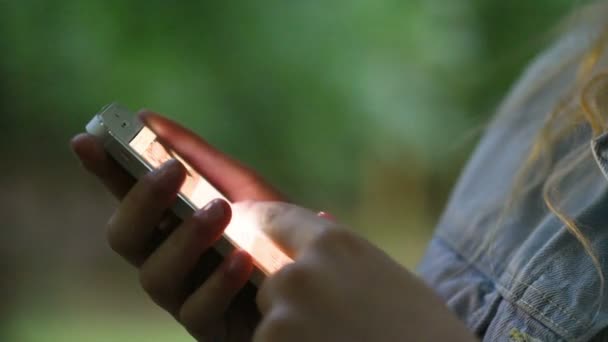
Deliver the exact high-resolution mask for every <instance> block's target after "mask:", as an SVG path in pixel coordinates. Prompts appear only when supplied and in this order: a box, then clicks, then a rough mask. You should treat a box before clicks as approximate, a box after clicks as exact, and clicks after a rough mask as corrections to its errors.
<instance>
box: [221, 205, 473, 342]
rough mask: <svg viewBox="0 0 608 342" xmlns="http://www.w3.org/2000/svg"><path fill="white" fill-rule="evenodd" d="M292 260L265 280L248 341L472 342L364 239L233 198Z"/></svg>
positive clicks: (283, 208)
mask: <svg viewBox="0 0 608 342" xmlns="http://www.w3.org/2000/svg"><path fill="white" fill-rule="evenodd" d="M233 210H235V211H236V210H240V211H242V212H249V213H251V217H252V218H255V219H257V220H259V221H260V222H259V224H260V226H262V227H264V229H265V230H266V231H267V232H268V234H269V235H271V236H272V237H273V238H274V239H275V241H276V242H277V243H278V244H279V245H280V246H282V247H283V248H284V250H285V251H286V252H287V253H288V254H289V255H290V256H292V257H293V258H294V259H295V262H294V263H292V264H290V265H287V266H285V267H284V268H283V269H281V270H280V271H278V272H277V273H275V274H274V275H273V276H271V277H269V278H267V279H266V280H265V281H264V283H263V285H262V287H261V288H260V290H259V291H258V295H257V303H258V307H259V309H260V312H261V313H262V315H263V318H262V321H261V323H260V325H259V326H258V328H257V330H256V333H255V336H254V341H256V342H275V341H277V342H278V341H290V342H297V341H474V338H473V336H472V335H471V334H470V333H469V332H468V331H467V329H466V328H465V326H464V325H463V324H462V323H460V322H459V321H458V319H456V317H455V316H454V315H452V314H451V313H450V312H449V311H448V309H447V308H446V307H445V306H444V304H443V303H442V301H441V300H440V299H439V298H437V297H436V296H435V294H434V293H433V292H432V291H431V290H430V289H428V288H427V287H426V286H425V285H424V284H423V283H422V282H421V281H420V280H419V279H417V278H416V277H415V276H414V275H412V274H411V273H410V272H408V271H407V270H405V269H404V268H403V267H401V266H400V265H399V264H398V263H396V262H395V261H394V260H392V259H391V258H390V257H388V256H387V255H386V254H385V253H384V252H382V251H381V250H379V249H378V248H376V247H375V246H373V245H372V244H371V243H369V242H368V241H366V240H364V239H362V238H360V237H358V236H356V235H355V234H353V233H352V232H350V231H349V230H347V229H345V228H344V227H341V226H340V225H338V224H336V223H334V222H332V221H329V220H327V219H324V218H320V217H318V216H317V215H316V214H315V213H313V212H311V211H308V210H306V209H302V208H300V207H297V206H294V205H290V204H286V203H270V202H246V203H237V204H236V205H235V206H233Z"/></svg>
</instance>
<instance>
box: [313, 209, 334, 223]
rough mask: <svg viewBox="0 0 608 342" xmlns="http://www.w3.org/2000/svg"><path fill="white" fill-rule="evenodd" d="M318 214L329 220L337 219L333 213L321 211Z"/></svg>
mask: <svg viewBox="0 0 608 342" xmlns="http://www.w3.org/2000/svg"><path fill="white" fill-rule="evenodd" d="M317 216H319V217H322V218H324V219H326V220H329V221H335V220H336V218H335V217H334V216H333V215H332V214H330V213H326V212H324V211H319V213H318V214H317Z"/></svg>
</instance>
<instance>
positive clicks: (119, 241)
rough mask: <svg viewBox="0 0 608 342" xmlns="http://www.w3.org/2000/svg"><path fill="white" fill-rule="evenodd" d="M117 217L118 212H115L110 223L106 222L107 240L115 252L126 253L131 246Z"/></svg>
mask: <svg viewBox="0 0 608 342" xmlns="http://www.w3.org/2000/svg"><path fill="white" fill-rule="evenodd" d="M115 217H116V214H114V215H113V216H112V217H111V218H110V220H109V221H108V223H106V240H107V242H108V245H109V246H110V248H112V250H113V251H114V252H116V253H118V254H120V255H124V254H125V253H126V252H127V250H128V249H129V246H128V243H127V241H126V239H125V237H124V232H123V231H122V230H121V229H120V227H119V226H118V225H117V224H116V222H115V221H116V220H115Z"/></svg>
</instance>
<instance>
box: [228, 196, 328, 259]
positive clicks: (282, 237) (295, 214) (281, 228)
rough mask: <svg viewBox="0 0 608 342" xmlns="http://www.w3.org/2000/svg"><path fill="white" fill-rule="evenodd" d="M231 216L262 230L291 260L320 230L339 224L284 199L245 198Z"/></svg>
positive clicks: (235, 204)
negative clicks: (279, 200)
mask: <svg viewBox="0 0 608 342" xmlns="http://www.w3.org/2000/svg"><path fill="white" fill-rule="evenodd" d="M232 211H233V215H234V216H235V217H237V218H238V219H239V220H245V221H246V222H248V223H249V224H251V225H252V226H254V227H256V228H259V229H261V230H262V231H263V232H264V233H266V234H268V236H269V237H270V238H271V239H272V240H273V241H274V242H275V243H276V244H277V245H278V246H279V247H280V248H281V250H283V252H284V253H285V254H287V255H288V256H289V257H291V258H292V259H293V258H295V257H297V256H298V254H300V252H301V251H302V250H304V248H306V246H309V245H310V244H311V243H312V242H313V241H314V240H315V239H317V238H318V237H319V236H321V235H322V234H323V233H325V232H327V231H329V230H333V229H339V226H338V225H337V224H336V223H334V222H333V221H330V220H328V219H326V218H323V217H320V216H319V215H318V214H317V213H315V212H313V211H311V210H308V209H305V208H302V207H299V206H297V205H293V204H289V203H285V202H259V201H257V202H256V201H244V202H237V203H234V204H233V205H232Z"/></svg>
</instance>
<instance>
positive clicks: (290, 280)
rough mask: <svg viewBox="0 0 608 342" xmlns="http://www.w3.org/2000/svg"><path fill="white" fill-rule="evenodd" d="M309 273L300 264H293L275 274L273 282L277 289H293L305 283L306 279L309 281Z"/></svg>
mask: <svg viewBox="0 0 608 342" xmlns="http://www.w3.org/2000/svg"><path fill="white" fill-rule="evenodd" d="M311 273H312V272H311V271H310V270H309V269H308V268H307V267H305V266H303V265H302V264H298V263H293V264H290V265H287V266H286V267H284V268H283V269H281V270H280V271H279V272H278V273H277V277H276V279H275V281H276V282H277V284H278V286H279V287H280V286H285V287H286V288H293V287H295V286H298V285H301V284H304V283H306V282H307V281H308V279H310V277H311Z"/></svg>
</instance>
